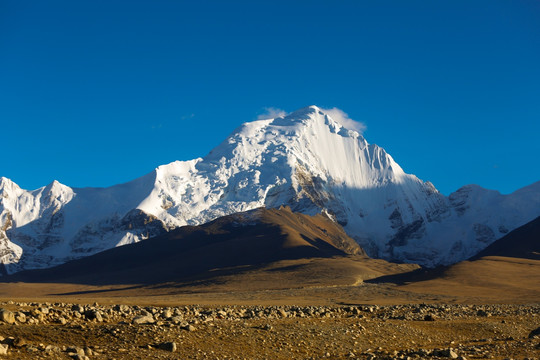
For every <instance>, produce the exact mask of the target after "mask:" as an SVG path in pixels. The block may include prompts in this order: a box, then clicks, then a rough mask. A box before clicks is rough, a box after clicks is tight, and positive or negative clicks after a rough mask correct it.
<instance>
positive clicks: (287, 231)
mask: <svg viewBox="0 0 540 360" xmlns="http://www.w3.org/2000/svg"><path fill="white" fill-rule="evenodd" d="M348 256H353V257H356V258H358V259H369V258H367V256H366V255H365V253H364V251H363V250H362V249H361V248H360V247H359V246H358V244H357V243H356V242H355V241H354V240H352V239H351V238H350V237H348V236H347V235H346V233H345V232H344V231H343V229H342V228H341V226H339V225H338V224H336V223H334V222H332V221H331V220H330V219H329V218H328V217H326V216H324V215H316V216H313V217H312V216H308V215H303V214H298V213H293V212H292V211H291V210H290V209H289V208H281V209H279V210H278V209H271V210H267V209H262V208H261V209H256V210H251V211H248V212H245V213H237V214H233V215H229V216H225V217H222V218H219V219H217V220H214V221H212V222H210V223H207V224H205V225H201V226H185V227H182V228H179V229H176V230H174V231H171V232H170V233H167V234H165V235H162V236H159V237H156V238H153V239H149V240H146V241H143V242H139V243H136V244H132V245H125V246H121V247H117V248H114V249H110V250H107V251H104V252H101V253H98V254H95V255H92V256H89V257H86V258H83V259H79V260H74V261H71V262H68V263H66V264H63V265H60V266H56V267H53V268H49V269H42V270H30V271H23V272H20V273H17V274H14V275H11V276H6V277H3V278H2V279H1V281H2V282H47V283H53V282H54V283H77V284H88V285H112V284H157V283H166V282H181V281H189V280H197V279H199V280H200V279H208V278H213V277H216V276H221V275H230V274H235V273H241V272H246V271H250V270H254V269H257V268H260V267H264V266H267V265H268V264H270V263H275V262H279V261H289V260H299V259H303V260H305V259H313V258H317V259H333V258H346V257H348ZM374 261H375V260H374ZM292 268H294V266H293V267H292ZM292 268H291V267H290V266H289V267H288V270H290V269H292ZM328 276H331V274H328Z"/></svg>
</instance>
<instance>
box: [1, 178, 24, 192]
mask: <svg viewBox="0 0 540 360" xmlns="http://www.w3.org/2000/svg"><path fill="white" fill-rule="evenodd" d="M17 190H21V188H20V187H19V185H17V184H15V183H14V182H13V181H11V180H10V179H8V178H6V177H3V176H2V177H0V194H4V193H8V192H13V191H17Z"/></svg>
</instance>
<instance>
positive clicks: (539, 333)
mask: <svg viewBox="0 0 540 360" xmlns="http://www.w3.org/2000/svg"><path fill="white" fill-rule="evenodd" d="M537 336H540V327H537V328H536V329H534V330H533V331H531V332H530V333H529V339H532V338H534V337H537Z"/></svg>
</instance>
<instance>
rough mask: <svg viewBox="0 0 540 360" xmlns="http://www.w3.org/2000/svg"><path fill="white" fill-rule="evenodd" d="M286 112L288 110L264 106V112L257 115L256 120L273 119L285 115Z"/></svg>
mask: <svg viewBox="0 0 540 360" xmlns="http://www.w3.org/2000/svg"><path fill="white" fill-rule="evenodd" d="M287 114H288V112H286V111H285V110H283V109H278V108H275V107H265V108H264V112H263V113H262V114H260V115H259V116H257V120H264V119H275V118H277V117H283V116H286V115H287Z"/></svg>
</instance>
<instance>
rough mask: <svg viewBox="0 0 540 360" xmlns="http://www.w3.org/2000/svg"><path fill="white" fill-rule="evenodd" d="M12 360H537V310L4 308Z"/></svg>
mask: <svg viewBox="0 0 540 360" xmlns="http://www.w3.org/2000/svg"><path fill="white" fill-rule="evenodd" d="M0 306H1V307H2V310H0V357H6V356H7V357H8V358H16V359H47V358H48V359H70V358H71V359H320V358H328V359H415V358H432V359H452V358H454V359H510V358H513V359H538V358H539V357H540V329H539V326H540V305H539V304H533V305H460V304H452V305H448V304H414V305H392V306H377V305H341V306H337V305H333V306H308V305H305V306H291V305H281V306H247V305H236V306H233V305H230V306H221V307H215V306H210V307H208V306H198V305H193V306H170V307H156V306H138V305H100V304H97V303H94V304H92V305H90V304H68V303H23V302H13V301H8V302H3V303H1V304H0Z"/></svg>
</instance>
